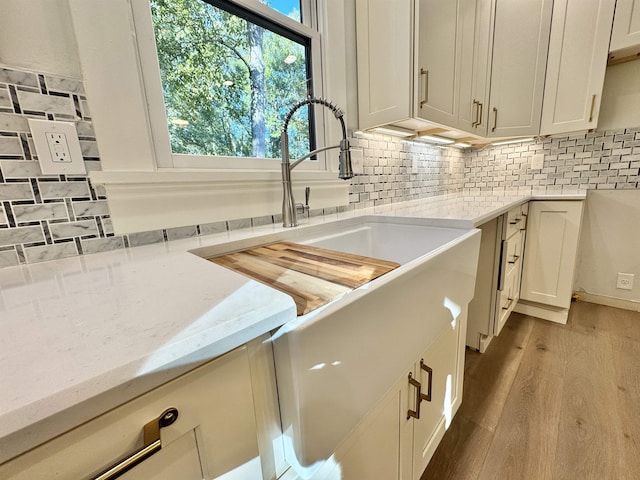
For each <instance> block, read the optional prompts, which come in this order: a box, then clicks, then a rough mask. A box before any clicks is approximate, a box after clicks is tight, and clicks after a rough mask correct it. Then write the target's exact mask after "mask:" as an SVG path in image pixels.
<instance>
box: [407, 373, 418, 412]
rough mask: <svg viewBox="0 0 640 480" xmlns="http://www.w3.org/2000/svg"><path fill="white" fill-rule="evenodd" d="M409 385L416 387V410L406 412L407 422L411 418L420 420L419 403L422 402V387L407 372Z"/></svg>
mask: <svg viewBox="0 0 640 480" xmlns="http://www.w3.org/2000/svg"><path fill="white" fill-rule="evenodd" d="M409 385H413V386H414V387H416V409H415V410H408V411H407V420H409V419H410V418H411V417H413V418H415V419H416V420H419V419H420V402H421V401H422V385H421V384H420V382H419V381H417V380H416V379H415V378H413V375H412V374H411V372H409Z"/></svg>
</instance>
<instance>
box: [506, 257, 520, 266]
mask: <svg viewBox="0 0 640 480" xmlns="http://www.w3.org/2000/svg"><path fill="white" fill-rule="evenodd" d="M519 258H520V255H514V256H513V260H509V262H508V263H510V264H512V265H513V264H514V263H516V262H517V261H518V259H519Z"/></svg>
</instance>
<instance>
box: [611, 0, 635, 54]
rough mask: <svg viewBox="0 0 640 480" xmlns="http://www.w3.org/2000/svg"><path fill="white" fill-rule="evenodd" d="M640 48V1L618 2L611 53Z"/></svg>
mask: <svg viewBox="0 0 640 480" xmlns="http://www.w3.org/2000/svg"><path fill="white" fill-rule="evenodd" d="M637 46H640V0H618V1H617V2H616V16H615V18H614V20H613V31H612V32H611V47H610V49H609V50H610V51H612V52H614V51H617V50H622V49H625V48H629V47H637Z"/></svg>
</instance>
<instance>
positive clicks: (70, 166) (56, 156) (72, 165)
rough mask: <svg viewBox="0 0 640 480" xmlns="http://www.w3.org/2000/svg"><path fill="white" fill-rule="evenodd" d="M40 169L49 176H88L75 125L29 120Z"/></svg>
mask: <svg viewBox="0 0 640 480" xmlns="http://www.w3.org/2000/svg"><path fill="white" fill-rule="evenodd" d="M29 128H30V129H31V135H33V143H34V144H35V146H36V153H37V154H38V161H39V162H40V169H41V170H42V173H43V174H45V175H49V174H54V175H58V174H86V173H87V170H86V169H85V166H84V160H83V158H82V150H81V149H80V141H79V140H78V133H77V131H76V126H75V124H73V123H71V122H54V121H48V120H35V119H32V118H30V119H29Z"/></svg>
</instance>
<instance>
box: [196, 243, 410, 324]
mask: <svg viewBox="0 0 640 480" xmlns="http://www.w3.org/2000/svg"><path fill="white" fill-rule="evenodd" d="M208 260H209V261H211V262H214V263H217V264H218V265H222V266H223V267H227V268H229V269H231V270H234V271H236V272H238V273H241V274H243V275H246V276H248V277H250V278H252V279H254V280H257V281H259V282H261V283H264V284H266V285H269V286H270V287H273V288H276V289H278V290H280V291H281V292H284V293H286V294H288V295H290V296H291V297H293V300H294V301H295V302H296V307H297V310H298V315H304V314H306V313H309V312H310V311H312V310H314V309H316V308H318V307H320V306H322V305H324V304H326V303H329V302H330V301H332V300H334V299H336V298H338V297H341V296H342V295H344V294H345V293H347V292H350V291H351V290H353V289H355V288H358V287H359V286H361V285H364V284H365V283H367V282H370V281H371V280H373V279H374V278H378V277H379V276H380V275H384V274H385V273H387V272H390V271H391V270H393V269H394V268H397V267H399V266H400V264H399V263H395V262H389V261H386V260H379V259H377V258H370V257H363V256H361V255H353V254H351V253H343V252H337V251H335V250H327V249H325V248H318V247H312V246H309V245H301V244H298V243H290V242H278V243H271V244H269V245H262V246H259V247H254V248H250V249H247V250H242V251H240V252H235V253H228V254H225V255H219V256H217V257H212V258H209V259H208Z"/></svg>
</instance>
